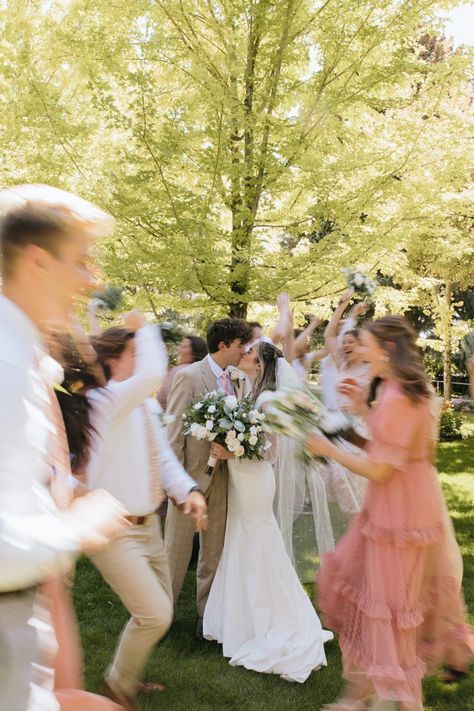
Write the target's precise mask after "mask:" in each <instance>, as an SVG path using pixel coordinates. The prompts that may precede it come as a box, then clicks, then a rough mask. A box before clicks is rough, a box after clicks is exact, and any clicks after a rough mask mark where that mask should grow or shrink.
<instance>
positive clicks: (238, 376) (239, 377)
mask: <svg viewBox="0 0 474 711" xmlns="http://www.w3.org/2000/svg"><path fill="white" fill-rule="evenodd" d="M229 377H230V379H231V380H232V381H233V382H237V381H244V380H245V375H244V374H243V373H242V371H241V370H238V369H237V368H233V369H232V370H231V371H230V373H229Z"/></svg>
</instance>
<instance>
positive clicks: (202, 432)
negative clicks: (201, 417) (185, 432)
mask: <svg viewBox="0 0 474 711" xmlns="http://www.w3.org/2000/svg"><path fill="white" fill-rule="evenodd" d="M208 433H209V430H208V429H207V427H202V426H200V427H199V432H198V437H199V439H207V436H208Z"/></svg>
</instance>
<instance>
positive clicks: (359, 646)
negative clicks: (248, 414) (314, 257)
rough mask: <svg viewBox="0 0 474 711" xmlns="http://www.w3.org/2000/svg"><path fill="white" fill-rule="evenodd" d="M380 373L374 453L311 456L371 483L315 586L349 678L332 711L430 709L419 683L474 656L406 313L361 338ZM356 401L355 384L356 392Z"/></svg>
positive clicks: (317, 449)
mask: <svg viewBox="0 0 474 711" xmlns="http://www.w3.org/2000/svg"><path fill="white" fill-rule="evenodd" d="M361 338H362V342H363V346H364V351H365V352H364V356H365V358H366V359H367V361H368V362H369V363H370V365H371V371H372V373H371V374H372V376H374V377H380V378H382V383H381V385H380V386H379V387H378V389H377V400H376V402H375V403H373V405H372V407H371V411H370V414H369V425H370V428H371V433H372V440H370V441H365V442H363V441H361V439H359V445H360V446H365V448H366V450H367V455H368V456H367V457H358V456H357V455H354V454H350V453H347V452H344V451H342V449H339V448H338V447H337V446H336V445H334V444H332V443H331V442H329V441H328V440H326V439H325V438H324V437H321V436H319V435H313V436H312V437H311V438H310V440H309V442H308V445H309V447H310V450H311V451H312V452H313V453H314V454H319V455H322V456H326V457H331V458H333V459H335V460H336V461H338V462H339V463H340V464H342V465H343V466H345V467H347V468H348V469H351V470H352V471H353V472H355V473H356V474H359V475H360V476H363V477H365V478H367V479H369V480H370V481H369V486H368V489H367V495H366V499H365V502H364V506H363V509H362V511H361V512H360V513H359V514H357V515H356V516H355V517H354V519H353V521H352V524H351V527H350V528H349V530H348V532H347V534H346V535H345V536H344V538H343V539H342V540H341V541H340V543H339V545H338V546H337V547H336V550H335V551H333V552H330V553H328V554H326V556H325V564H324V565H323V567H322V569H321V572H320V575H319V580H318V602H319V606H320V608H321V610H322V612H323V617H324V623H325V625H326V626H327V627H329V628H330V629H332V630H334V631H336V632H337V633H338V634H339V645H340V647H341V651H342V655H343V664H344V677H345V679H346V681H347V684H346V688H345V691H344V694H343V697H342V698H341V699H339V700H338V701H337V702H336V703H335V704H329V705H328V706H327V707H325V708H327V709H331V710H332V711H362V710H365V709H367V708H369V706H368V704H369V703H370V701H371V700H372V699H373V698H374V697H375V698H376V699H377V700H379V701H385V700H394V701H397V702H398V703H399V707H400V709H403V711H422V709H423V702H422V688H421V681H422V678H423V676H425V674H427V673H430V672H432V671H434V670H435V669H436V668H437V667H440V666H442V665H444V666H445V667H448V668H449V669H451V670H453V673H454V674H456V673H457V674H458V675H459V674H460V673H462V672H466V671H467V669H468V667H469V663H470V661H471V660H472V657H473V650H474V645H473V634H472V629H471V628H470V627H469V626H468V625H467V624H466V622H465V609H464V602H463V596H462V591H461V579H462V561H461V556H460V552H459V548H458V546H457V543H456V540H455V537H454V530H453V527H452V524H451V520H450V518H449V515H448V512H447V508H446V505H445V502H444V500H443V497H442V493H441V489H440V485H439V482H438V479H437V473H436V470H435V469H434V468H433V465H432V461H433V455H434V442H435V431H434V427H433V420H434V417H433V407H432V396H431V391H430V386H429V384H428V382H427V380H426V376H425V374H424V371H423V368H422V365H421V359H420V356H419V354H418V351H417V348H416V344H415V334H414V333H413V332H412V330H411V328H410V327H409V325H408V323H407V322H406V321H405V320H404V319H403V318H401V317H399V316H386V317H384V318H381V319H379V320H378V321H375V322H373V323H369V324H367V326H366V327H365V329H364V330H363V331H362V335H361ZM347 390H348V392H351V394H352V396H353V397H354V400H357V395H358V391H357V386H351V385H348V386H347Z"/></svg>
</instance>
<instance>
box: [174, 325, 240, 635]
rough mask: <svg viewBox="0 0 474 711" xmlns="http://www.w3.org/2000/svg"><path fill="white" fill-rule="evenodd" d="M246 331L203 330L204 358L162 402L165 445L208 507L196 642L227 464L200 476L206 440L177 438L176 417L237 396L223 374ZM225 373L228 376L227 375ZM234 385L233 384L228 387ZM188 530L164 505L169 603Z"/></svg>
mask: <svg viewBox="0 0 474 711" xmlns="http://www.w3.org/2000/svg"><path fill="white" fill-rule="evenodd" d="M251 337H252V329H251V327H250V326H249V325H248V324H247V323H246V322H245V321H241V320H240V319H233V318H225V319H221V320H220V321H215V322H214V323H212V324H211V325H210V327H209V329H208V331H207V337H206V338H207V347H208V350H209V354H208V355H207V356H206V358H204V360H202V361H198V362H197V363H193V364H192V365H189V366H188V367H186V368H183V370H181V371H180V372H179V373H178V374H177V375H176V377H175V379H174V381H173V386H172V389H171V392H170V395H169V398H168V406H167V411H168V413H169V414H171V415H174V420H173V422H172V423H171V424H170V425H168V429H167V434H168V438H169V441H170V444H171V446H172V448H173V450H174V452H175V454H176V456H177V457H178V459H179V461H180V462H181V464H182V465H183V466H184V468H185V469H186V471H187V472H188V473H189V474H190V475H191V477H192V478H193V479H194V480H195V481H196V482H197V483H198V485H199V487H200V488H201V490H202V491H203V493H204V496H205V498H206V501H207V507H208V523H207V530H206V531H202V532H201V533H200V546H199V560H198V566H197V573H196V579H197V580H196V582H197V594H196V605H197V610H198V622H197V627H196V636H197V638H198V639H200V640H202V639H203V636H202V618H203V614H204V608H205V606H206V602H207V598H208V595H209V590H210V589H211V585H212V581H213V580H214V575H215V573H216V570H217V566H218V564H219V559H220V556H221V552H222V548H223V545H224V534H225V522H226V515H227V463H226V462H225V461H222V460H221V461H219V462H218V463H217V464H216V467H215V469H214V473H213V475H212V477H209V476H207V474H205V473H204V471H205V469H206V465H207V460H208V458H209V453H210V444H209V442H204V441H199V440H197V439H194V438H193V437H191V436H189V435H188V436H185V435H184V434H183V425H182V422H183V421H182V414H183V412H184V411H185V410H186V408H187V407H189V406H190V405H191V403H192V402H194V401H195V400H196V399H197V398H198V397H199V396H201V395H204V394H205V393H207V392H211V391H212V390H217V389H218V388H222V389H223V390H225V391H226V392H227V393H228V394H229V395H233V394H234V392H235V394H238V395H240V394H241V393H240V392H239V389H242V388H243V387H244V383H243V382H241V381H240V380H239V379H238V378H236V379H235V380H234V378H233V377H232V378H231V376H230V375H229V372H230V371H231V370H232V369H231V366H233V367H234V368H235V366H237V365H238V363H239V361H240V359H241V357H242V355H243V352H244V346H245V344H246V343H248V342H249V341H250V339H251ZM227 369H229V372H228V371H227ZM234 383H235V386H234ZM193 536H194V526H193V524H192V522H189V520H188V517H187V516H185V515H184V514H183V512H182V511H181V510H180V508H179V507H176V506H170V507H168V515H167V517H166V526H165V546H166V552H167V554H168V559H169V565H170V572H171V580H172V585H173V599H174V605H175V607H176V604H177V602H178V598H179V595H180V593H181V588H182V587H183V582H184V578H185V575H186V572H187V569H188V565H189V561H190V560H191V554H192V550H193Z"/></svg>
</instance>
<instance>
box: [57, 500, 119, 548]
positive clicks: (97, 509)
mask: <svg viewBox="0 0 474 711" xmlns="http://www.w3.org/2000/svg"><path fill="white" fill-rule="evenodd" d="M60 516H61V517H62V518H64V519H65V520H66V521H67V522H68V523H69V524H70V525H71V526H72V528H73V529H75V530H76V531H77V534H78V536H79V542H80V546H81V548H82V550H88V551H90V550H97V549H98V548H101V547H102V546H104V545H106V544H107V543H109V542H110V541H111V540H112V539H113V538H114V537H115V536H116V535H117V534H118V533H119V532H120V531H121V530H122V529H124V528H126V527H127V526H130V523H129V522H128V521H127V519H126V516H127V511H126V510H125V509H124V507H123V506H122V504H121V503H119V502H118V501H117V500H116V499H114V497H113V496H111V495H110V494H109V493H107V492H106V491H103V490H102V489H95V490H94V491H90V492H89V493H88V494H85V496H81V497H80V498H77V499H74V501H73V503H72V504H71V506H70V507H69V508H68V509H67V510H66V511H64V512H63V513H62V514H60Z"/></svg>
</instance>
